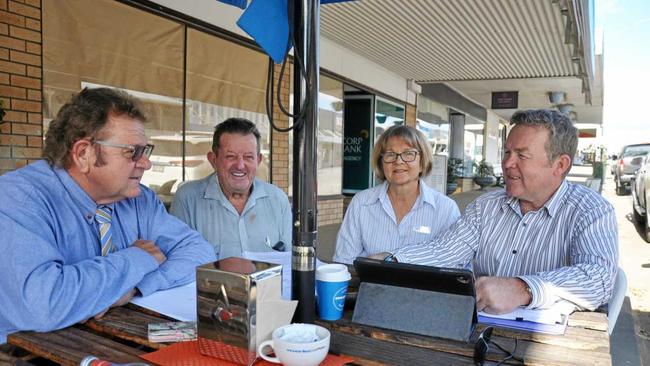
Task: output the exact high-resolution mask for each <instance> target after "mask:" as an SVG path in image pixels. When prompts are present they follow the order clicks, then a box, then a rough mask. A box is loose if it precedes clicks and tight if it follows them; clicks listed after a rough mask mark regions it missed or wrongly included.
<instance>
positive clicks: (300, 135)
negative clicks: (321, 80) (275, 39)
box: [289, 0, 320, 323]
mask: <svg viewBox="0 0 650 366" xmlns="http://www.w3.org/2000/svg"><path fill="white" fill-rule="evenodd" d="M319 5H320V1H319V0H290V2H289V11H290V14H293V18H294V19H293V22H292V24H293V25H294V27H293V33H294V57H295V58H299V59H300V60H301V61H302V62H301V64H302V65H303V67H304V72H305V75H304V77H302V76H301V75H303V72H302V69H303V68H301V67H300V64H299V62H298V60H294V68H293V70H294V73H293V75H294V78H293V81H294V114H295V115H300V116H301V119H302V122H303V123H302V124H301V127H300V128H298V129H297V130H295V131H294V140H293V141H294V144H293V157H294V161H293V219H294V221H293V247H292V271H291V272H292V273H291V274H292V285H291V288H292V294H293V296H292V297H293V299H294V300H298V308H297V309H296V313H295V315H294V317H293V322H294V323H313V322H314V320H315V307H316V306H315V305H316V300H315V295H314V294H315V286H316V281H315V277H316V275H315V270H316V242H317V236H318V233H317V222H318V220H317V204H318V189H317V188H318V186H317V183H316V175H317V168H316V162H317V157H318V155H317V153H318V141H317V139H316V133H317V131H318V73H319V63H318V38H319V16H320V15H319V10H320V9H319ZM301 112H302V113H301ZM296 122H297V121H296V120H294V124H295V123H296Z"/></svg>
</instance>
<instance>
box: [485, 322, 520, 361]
mask: <svg viewBox="0 0 650 366" xmlns="http://www.w3.org/2000/svg"><path fill="white" fill-rule="evenodd" d="M493 330H494V328H492V327H487V328H485V329H483V331H482V332H481V333H480V334H479V335H478V339H477V340H476V343H475V344H474V364H475V365H478V366H483V364H484V363H485V359H486V357H487V354H488V352H490V345H493V346H494V347H496V348H497V349H498V350H499V351H501V352H503V353H505V354H506V357H505V358H503V359H501V360H500V361H499V362H497V363H496V364H495V366H499V365H503V364H504V363H505V362H506V361H509V360H515V361H517V362H519V363H521V364H523V363H524V360H523V359H521V358H519V357H517V356H515V352H517V343H518V340H517V338H515V348H514V349H513V350H512V352H510V351H508V350H507V349H505V348H504V347H502V346H500V345H499V344H497V343H496V342H494V341H492V340H490V338H492V331H493Z"/></svg>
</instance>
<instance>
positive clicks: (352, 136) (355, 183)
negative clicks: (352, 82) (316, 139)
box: [342, 95, 374, 194]
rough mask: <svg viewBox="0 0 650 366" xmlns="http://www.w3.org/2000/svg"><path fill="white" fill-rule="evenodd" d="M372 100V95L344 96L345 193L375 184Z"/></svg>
mask: <svg viewBox="0 0 650 366" xmlns="http://www.w3.org/2000/svg"><path fill="white" fill-rule="evenodd" d="M373 103H374V99H373V97H372V96H370V95H354V96H346V97H345V107H344V108H343V120H344V121H345V124H344V126H343V187H342V188H343V189H342V191H343V194H355V193H357V192H360V191H363V190H364V189H366V188H369V187H370V185H371V183H372V175H371V174H372V169H370V154H371V152H372V145H373V144H372V136H373V133H372V128H373V126H374V125H373V124H372V122H373V118H372V115H373V107H372V106H373Z"/></svg>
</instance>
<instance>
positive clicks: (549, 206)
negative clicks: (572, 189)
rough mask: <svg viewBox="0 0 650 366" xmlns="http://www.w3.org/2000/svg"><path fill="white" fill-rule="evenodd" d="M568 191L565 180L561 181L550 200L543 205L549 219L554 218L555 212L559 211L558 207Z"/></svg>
mask: <svg viewBox="0 0 650 366" xmlns="http://www.w3.org/2000/svg"><path fill="white" fill-rule="evenodd" d="M568 189H569V184H568V183H567V181H566V180H562V184H560V187H559V188H558V189H557V191H555V193H554V194H553V195H552V196H551V198H550V199H549V200H548V201H546V203H545V204H544V207H546V211H547V212H548V214H549V215H550V216H551V217H554V216H555V214H557V211H558V210H559V209H560V206H562V204H563V203H564V196H566V192H567V190H568Z"/></svg>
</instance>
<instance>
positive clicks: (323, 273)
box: [316, 263, 352, 282]
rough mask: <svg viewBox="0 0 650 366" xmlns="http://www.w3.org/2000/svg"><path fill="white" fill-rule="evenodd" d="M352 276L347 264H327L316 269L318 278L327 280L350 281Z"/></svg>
mask: <svg viewBox="0 0 650 366" xmlns="http://www.w3.org/2000/svg"><path fill="white" fill-rule="evenodd" d="M351 278H352V276H351V275H350V272H349V271H348V266H346V265H345V264H338V263H332V264H325V265H322V266H320V267H318V268H317V269H316V280H317V281H325V282H341V281H349V280H350V279H351Z"/></svg>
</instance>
